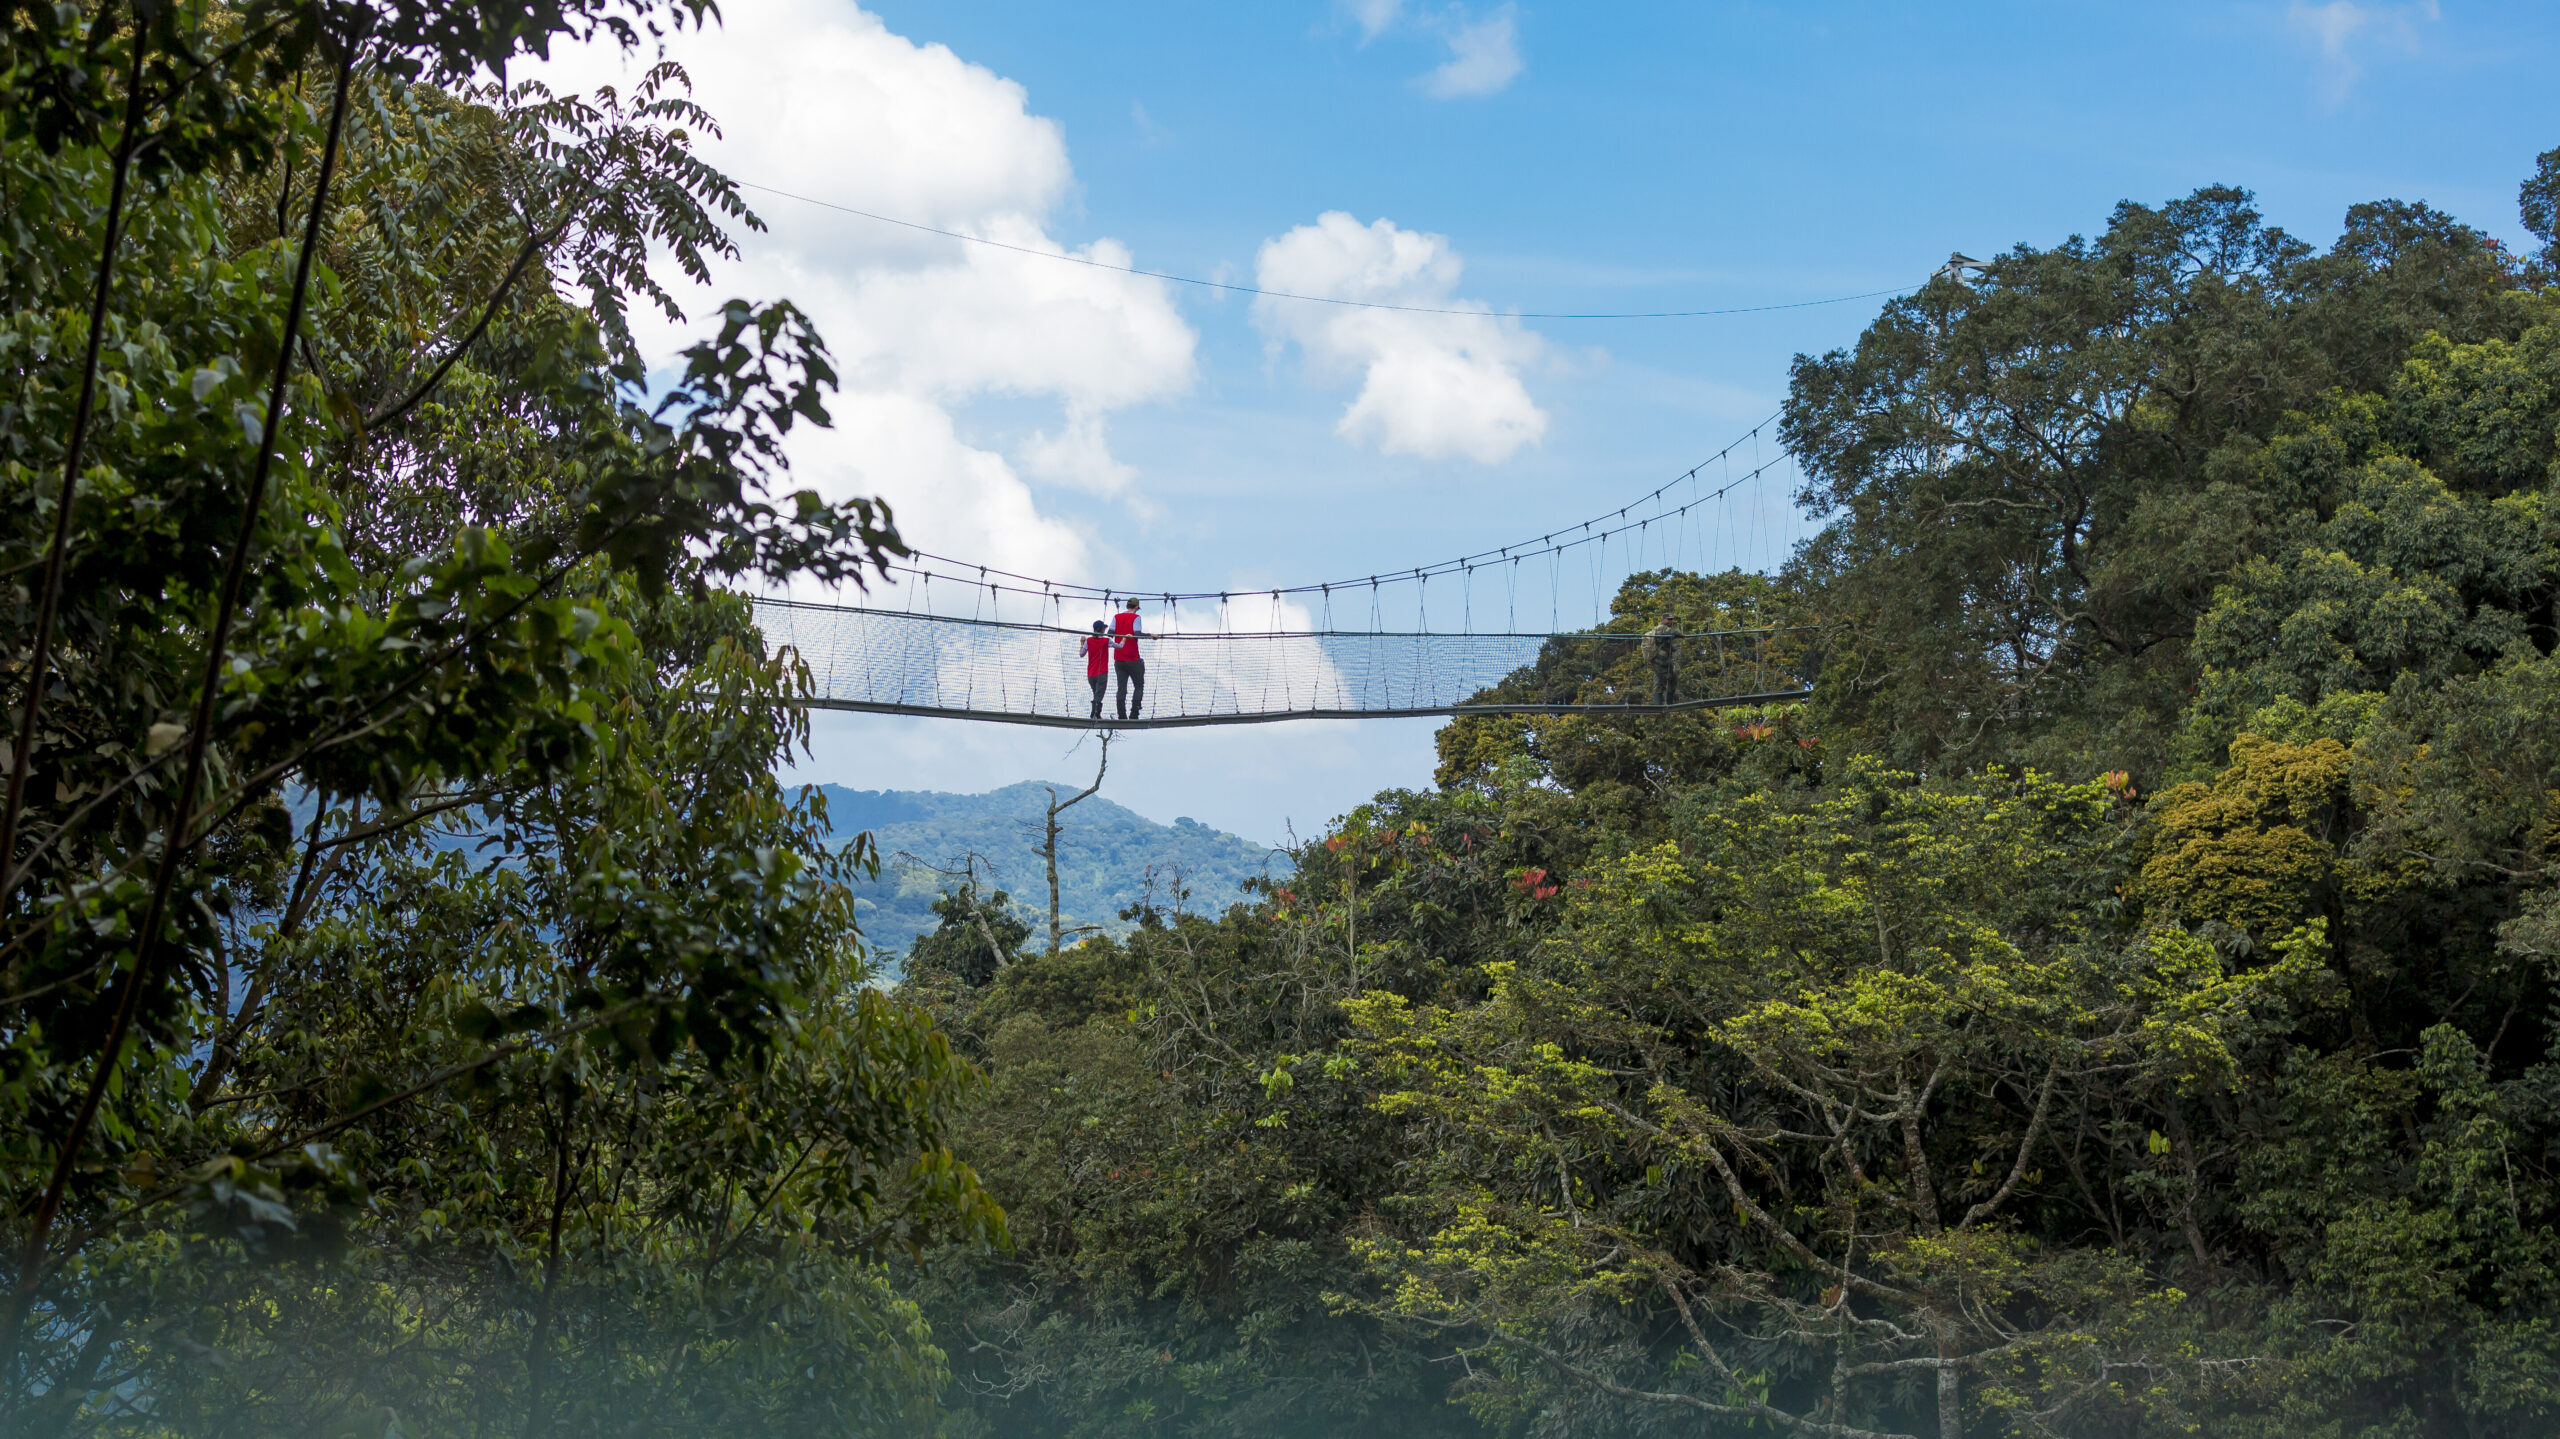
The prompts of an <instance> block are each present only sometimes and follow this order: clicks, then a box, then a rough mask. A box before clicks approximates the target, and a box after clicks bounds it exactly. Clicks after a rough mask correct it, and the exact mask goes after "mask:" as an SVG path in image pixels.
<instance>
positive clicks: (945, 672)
mask: <svg viewBox="0 0 2560 1439" xmlns="http://www.w3.org/2000/svg"><path fill="white" fill-rule="evenodd" d="M754 604H755V617H756V623H757V625H758V626H759V627H760V628H761V629H762V630H763V631H764V635H765V641H766V643H767V645H768V646H771V647H775V648H780V647H785V646H787V647H789V648H790V649H792V650H794V651H796V652H797V653H798V654H799V655H800V657H801V659H802V660H803V661H804V662H805V663H806V664H807V665H808V667H809V672H810V677H811V680H812V682H813V684H814V686H815V693H814V694H813V695H812V697H811V698H810V700H809V701H808V703H809V704H810V705H811V706H812V707H815V708H823V709H842V710H864V711H874V712H882V713H892V714H918V715H937V716H947V717H954V718H968V719H984V720H999V721H1007V722H1012V723H1019V724H1046V725H1061V726H1076V727H1096V726H1100V727H1111V728H1121V727H1129V728H1138V727H1157V726H1171V725H1199V724H1235V723H1247V722H1252V721H1257V720H1285V719H1326V718H1363V717H1377V718H1385V717H1392V716H1399V715H1459V714H1499V713H1510V714H1520V713H1575V712H1584V711H1609V712H1627V711H1636V712H1660V711H1665V710H1673V709H1679V710H1687V709H1700V708H1711V707H1716V706H1732V705H1747V704H1766V703H1775V702H1779V701H1783V700H1789V699H1795V698H1800V697H1801V696H1802V695H1803V693H1804V692H1805V683H1804V681H1803V680H1802V679H1801V678H1799V676H1798V674H1797V673H1796V670H1797V669H1798V668H1800V667H1801V666H1800V664H1799V663H1798V662H1797V660H1796V658H1795V655H1796V653H1797V652H1798V651H1800V650H1801V648H1802V647H1801V645H1796V644H1790V643H1788V637H1789V636H1790V634H1791V633H1792V632H1790V631H1785V630H1725V631H1713V632H1705V633H1698V634H1687V635H1682V636H1680V637H1679V639H1678V641H1677V655H1678V671H1679V675H1680V697H1679V699H1678V700H1677V701H1676V702H1675V703H1672V704H1667V705H1663V704H1655V703H1653V702H1652V696H1651V693H1650V687H1649V684H1648V683H1645V682H1642V681H1637V682H1633V683H1629V684H1626V685H1624V686H1621V687H1618V688H1616V689H1610V688H1609V687H1608V686H1607V685H1605V684H1603V686H1602V689H1603V693H1602V694H1601V695H1600V696H1599V702H1594V697H1593V695H1592V694H1591V692H1590V688H1589V686H1587V685H1585V686H1582V687H1580V688H1578V689H1574V690H1572V691H1571V692H1570V693H1561V694H1560V693H1559V692H1558V690H1557V687H1556V686H1555V685H1552V684H1550V685H1540V684H1538V683H1536V682H1534V679H1533V680H1532V681H1530V682H1527V683H1524V682H1523V681H1522V679H1521V676H1522V675H1523V672H1524V671H1525V672H1529V673H1530V674H1531V675H1532V676H1534V675H1536V674H1538V673H1540V672H1543V673H1546V674H1550V675H1577V676H1586V677H1587V676H1595V675H1602V674H1606V673H1611V672H1620V671H1626V670H1628V669H1630V668H1631V667H1630V666H1629V665H1628V664H1627V661H1628V660H1629V659H1630V658H1631V657H1636V656H1637V652H1638V650H1639V648H1640V646H1641V643H1642V639H1643V636H1641V635H1638V634H1626V633H1608V632H1585V633H1579V634H1563V635H1547V634H1434V633H1418V632H1417V633H1391V632H1367V631H1344V630H1259V631H1238V630H1229V629H1224V628H1219V629H1212V630H1197V629H1195V630H1182V629H1169V630H1168V631H1167V632H1165V633H1153V634H1147V635H1144V636H1142V637H1141V639H1140V641H1139V644H1140V651H1141V656H1142V658H1143V659H1144V661H1145V665H1146V686H1145V700H1144V705H1143V707H1142V709H1141V710H1140V713H1139V714H1138V715H1137V716H1135V717H1134V718H1133V719H1131V720H1128V721H1123V720H1121V719H1120V718H1119V717H1118V713H1117V708H1116V703H1117V685H1118V681H1117V679H1116V678H1115V679H1114V681H1113V692H1112V693H1111V694H1108V695H1106V696H1105V697H1104V699H1103V702H1102V706H1101V709H1102V713H1101V716H1100V717H1099V718H1097V717H1096V716H1095V715H1094V713H1093V708H1094V704H1093V690H1092V687H1091V685H1090V684H1089V683H1088V681H1087V679H1086V673H1085V670H1086V664H1085V656H1084V650H1083V642H1084V640H1085V638H1086V637H1087V635H1088V633H1089V631H1087V630H1081V629H1072V628H1065V627H1061V626H1056V625H1045V624H1037V623H1026V622H1023V621H1017V620H994V619H964V618H959V617H955V616H949V615H936V614H926V613H916V612H912V611H901V610H893V609H875V608H866V607H863V606H855V605H829V604H814V603H810V602H807V601H799V600H788V599H773V598H758V599H756V600H755V601H754ZM1151 622H1153V621H1151ZM1173 622H1174V623H1179V621H1178V619H1176V620H1175V621H1173ZM1633 668H1637V669H1639V670H1641V671H1642V672H1643V673H1645V674H1649V672H1650V671H1649V666H1647V665H1646V664H1645V663H1644V662H1643V661H1642V660H1641V658H1639V659H1638V663H1637V665H1636V666H1634V667H1633ZM1505 681H1511V683H1510V684H1509V685H1505ZM1497 688H1500V689H1502V690H1503V691H1504V693H1502V694H1499V695H1494V694H1488V692H1490V691H1495V690H1497Z"/></svg>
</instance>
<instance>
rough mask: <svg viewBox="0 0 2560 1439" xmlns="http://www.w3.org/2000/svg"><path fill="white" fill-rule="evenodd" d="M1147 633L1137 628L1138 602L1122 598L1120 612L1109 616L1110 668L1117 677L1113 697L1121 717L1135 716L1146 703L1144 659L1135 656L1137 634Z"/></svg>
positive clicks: (1145, 666) (1133, 717) (1145, 665)
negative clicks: (1117, 686)
mask: <svg viewBox="0 0 2560 1439" xmlns="http://www.w3.org/2000/svg"><path fill="white" fill-rule="evenodd" d="M1144 633H1146V632H1145V631H1144V630H1141V629H1139V628H1138V602H1137V601H1136V600H1125V601H1122V602H1121V605H1120V613H1118V614H1116V615H1113V616H1112V617H1111V635H1112V644H1111V669H1112V672H1113V673H1115V674H1117V675H1118V676H1119V677H1120V689H1119V693H1118V694H1117V696H1116V698H1117V699H1118V701H1119V706H1120V718H1122V719H1136V718H1137V717H1138V711H1140V710H1141V709H1143V708H1145V707H1146V703H1147V662H1146V661H1145V660H1143V659H1141V658H1139V656H1138V636H1140V635H1141V634H1144Z"/></svg>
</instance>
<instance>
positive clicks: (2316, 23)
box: [2285, 0, 2444, 105]
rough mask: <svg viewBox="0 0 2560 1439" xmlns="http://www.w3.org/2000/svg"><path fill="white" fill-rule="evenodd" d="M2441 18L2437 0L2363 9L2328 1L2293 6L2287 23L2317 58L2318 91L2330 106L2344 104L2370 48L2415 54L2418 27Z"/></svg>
mask: <svg viewBox="0 0 2560 1439" xmlns="http://www.w3.org/2000/svg"><path fill="white" fill-rule="evenodd" d="M2442 18H2444V13H2443V10H2442V9H2441V8H2440V7H2439V6H2438V4H2437V0H2414V3H2411V4H2406V5H2367V4H2360V3H2358V0H2326V3H2323V4H2317V5H2314V4H2309V3H2306V0H2293V4H2292V6H2291V8H2289V9H2287V10H2286V11H2285V22H2286V24H2288V25H2289V26H2291V27H2292V29H2293V33H2294V34H2295V35H2296V36H2297V37H2299V38H2301V39H2302V40H2304V41H2305V42H2307V43H2309V44H2310V46H2311V47H2312V48H2313V49H2314V50H2316V51H2318V52H2319V54H2320V64H2321V71H2322V76H2321V88H2322V91H2323V93H2324V97H2325V98H2326V99H2327V100H2328V101H2329V103H2331V104H2333V105H2334V104H2337V103H2338V102H2340V101H2342V100H2344V99H2346V97H2347V92H2348V91H2349V90H2351V89H2353V88H2355V83H2356V78H2357V77H2358V76H2360V75H2362V74H2363V73H2364V56H2365V53H2366V52H2367V51H2368V50H2369V49H2370V48H2372V47H2374V46H2389V47H2391V48H2393V49H2397V50H2403V51H2408V50H2415V49H2417V48H2418V26H2419V25H2420V24H2421V23H2424V22H2429V21H2434V20H2440V19H2442Z"/></svg>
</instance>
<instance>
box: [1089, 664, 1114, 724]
mask: <svg viewBox="0 0 2560 1439" xmlns="http://www.w3.org/2000/svg"><path fill="white" fill-rule="evenodd" d="M1084 682H1085V683H1086V684H1089V685H1091V686H1093V717H1094V718H1095V719H1100V718H1102V694H1103V691H1105V690H1108V689H1110V688H1111V676H1109V675H1086V676H1085V677H1084Z"/></svg>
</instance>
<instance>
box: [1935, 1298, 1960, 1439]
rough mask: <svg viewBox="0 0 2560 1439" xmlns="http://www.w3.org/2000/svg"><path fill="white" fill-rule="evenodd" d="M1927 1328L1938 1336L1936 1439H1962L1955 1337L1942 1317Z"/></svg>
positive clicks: (1958, 1371)
mask: <svg viewBox="0 0 2560 1439" xmlns="http://www.w3.org/2000/svg"><path fill="white" fill-rule="evenodd" d="M1930 1327H1931V1328H1932V1329H1934V1330H1935V1331H1936V1333H1937V1337H1938V1439H1964V1373H1963V1371H1962V1370H1960V1369H1958V1368H1957V1367H1956V1363H1955V1361H1956V1342H1955V1335H1954V1334H1953V1333H1952V1332H1951V1326H1950V1325H1949V1324H1948V1323H1947V1321H1946V1320H1945V1319H1943V1318H1941V1319H1939V1320H1938V1321H1937V1322H1936V1323H1935V1324H1933V1325H1931V1326H1930Z"/></svg>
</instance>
